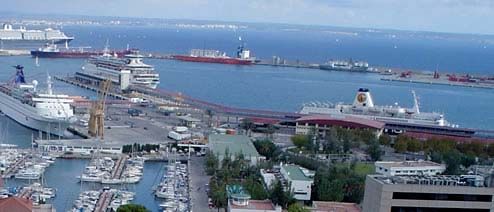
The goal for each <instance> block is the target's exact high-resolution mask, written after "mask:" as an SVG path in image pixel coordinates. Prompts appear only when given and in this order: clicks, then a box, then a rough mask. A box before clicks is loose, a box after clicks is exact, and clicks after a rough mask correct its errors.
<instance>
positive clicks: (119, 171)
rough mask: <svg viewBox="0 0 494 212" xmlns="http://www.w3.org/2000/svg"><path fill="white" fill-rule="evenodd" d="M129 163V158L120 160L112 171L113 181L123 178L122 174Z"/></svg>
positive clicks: (122, 157) (125, 157)
mask: <svg viewBox="0 0 494 212" xmlns="http://www.w3.org/2000/svg"><path fill="white" fill-rule="evenodd" d="M126 162H127V156H126V155H124V156H121V157H120V158H118V160H117V162H116V163H115V167H114V168H113V170H112V173H111V177H112V178H113V179H120V177H121V176H122V172H123V170H124V168H125V163H126Z"/></svg>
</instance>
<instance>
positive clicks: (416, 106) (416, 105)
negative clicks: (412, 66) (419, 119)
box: [412, 90, 420, 114]
mask: <svg viewBox="0 0 494 212" xmlns="http://www.w3.org/2000/svg"><path fill="white" fill-rule="evenodd" d="M412 95H413V110H414V111H415V113H416V114H419V113H420V109H419V100H418V97H417V94H416V93H415V91H414V90H412Z"/></svg>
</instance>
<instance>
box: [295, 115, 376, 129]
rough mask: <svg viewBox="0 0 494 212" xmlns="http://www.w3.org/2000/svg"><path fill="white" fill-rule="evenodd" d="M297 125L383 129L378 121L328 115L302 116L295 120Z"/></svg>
mask: <svg viewBox="0 0 494 212" xmlns="http://www.w3.org/2000/svg"><path fill="white" fill-rule="evenodd" d="M296 122H297V123H299V124H305V123H309V124H318V125H330V126H335V125H336V126H341V127H350V128H374V129H382V128H384V123H383V122H380V121H374V120H370V119H363V118H356V117H352V116H342V117H334V116H330V115H312V116H304V117H302V118H299V119H297V120H296Z"/></svg>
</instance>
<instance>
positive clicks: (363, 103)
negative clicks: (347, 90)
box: [353, 88, 374, 107]
mask: <svg viewBox="0 0 494 212" xmlns="http://www.w3.org/2000/svg"><path fill="white" fill-rule="evenodd" d="M353 106H360V107H374V101H373V100H372V96H371V94H370V92H369V89H367V88H360V89H359V90H358V92H357V95H356V96H355V100H353Z"/></svg>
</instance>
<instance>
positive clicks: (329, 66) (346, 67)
mask: <svg viewBox="0 0 494 212" xmlns="http://www.w3.org/2000/svg"><path fill="white" fill-rule="evenodd" d="M319 68H320V69H322V70H330V71H349V72H369V71H371V69H369V63H367V62H363V61H353V60H351V59H350V60H330V61H328V62H327V63H325V64H321V65H319Z"/></svg>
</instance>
